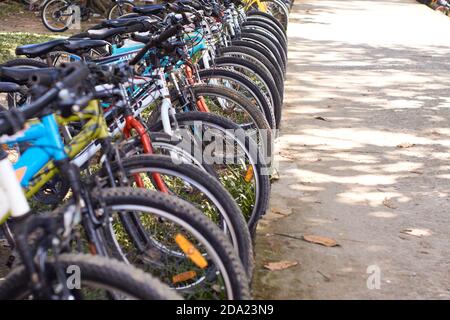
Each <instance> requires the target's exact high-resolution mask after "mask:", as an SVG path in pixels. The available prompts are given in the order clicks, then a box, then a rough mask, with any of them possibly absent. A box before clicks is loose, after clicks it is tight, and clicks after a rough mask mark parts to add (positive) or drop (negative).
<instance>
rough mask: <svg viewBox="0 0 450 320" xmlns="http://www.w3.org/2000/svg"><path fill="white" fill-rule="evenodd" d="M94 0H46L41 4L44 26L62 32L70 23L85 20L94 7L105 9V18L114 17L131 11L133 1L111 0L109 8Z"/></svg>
mask: <svg viewBox="0 0 450 320" xmlns="http://www.w3.org/2000/svg"><path fill="white" fill-rule="evenodd" d="M102 7H103V4H102V3H101V2H97V1H94V0H47V1H45V2H44V4H43V5H42V10H41V19H42V23H44V26H45V27H46V28H47V29H49V30H50V31H53V32H64V31H66V30H67V29H69V28H70V27H71V26H72V25H75V24H77V23H79V22H81V21H87V20H88V19H89V18H90V17H91V16H92V15H93V14H94V9H93V8H98V9H99V11H102V10H104V9H105V10H107V13H106V18H107V19H115V18H118V17H120V16H122V15H124V14H127V13H130V12H132V11H133V7H134V3H133V2H131V1H128V0H111V6H110V7H109V8H102Z"/></svg>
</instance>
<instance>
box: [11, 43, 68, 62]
mask: <svg viewBox="0 0 450 320" xmlns="http://www.w3.org/2000/svg"><path fill="white" fill-rule="evenodd" d="M66 41H67V40H66V39H57V40H51V41H48V42H43V43H37V44H26V45H23V46H19V47H17V48H16V55H25V56H27V57H29V58H35V57H40V56H43V55H45V54H47V53H49V52H50V51H53V50H54V48H56V47H58V46H60V45H62V44H64V43H65V42H66Z"/></svg>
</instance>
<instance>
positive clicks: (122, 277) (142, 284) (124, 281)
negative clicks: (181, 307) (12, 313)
mask: <svg viewBox="0 0 450 320" xmlns="http://www.w3.org/2000/svg"><path fill="white" fill-rule="evenodd" d="M58 263H59V265H60V266H61V267H63V269H64V270H67V268H68V267H69V266H77V267H78V268H80V269H79V270H80V275H81V282H82V283H83V282H84V281H86V282H89V283H98V284H99V286H104V287H106V288H108V289H110V290H111V291H116V290H117V291H119V292H123V293H125V294H128V295H130V296H132V297H135V298H137V299H144V300H179V299H180V296H179V295H178V294H177V293H176V292H175V291H174V290H171V289H170V288H168V287H167V286H166V285H164V284H163V283H161V282H160V281H159V280H157V279H156V278H154V277H152V276H150V275H149V274H146V273H145V272H143V271H141V270H139V269H137V268H134V267H132V266H130V265H126V264H124V263H121V262H119V261H117V260H113V259H108V258H106V257H101V256H93V255H87V254H62V255H60V256H58ZM45 269H46V271H47V275H48V276H49V277H55V276H56V275H55V272H54V270H55V263H54V259H53V258H48V259H47V261H46V262H45ZM29 283H30V274H29V273H28V271H27V270H26V269H25V267H24V266H18V267H16V268H14V270H12V271H11V272H10V273H9V274H8V275H7V276H6V277H5V279H4V280H3V281H2V282H1V283H0V300H4V299H8V300H17V299H21V298H24V297H26V296H27V293H28V292H29V290H30V286H29ZM114 289H115V290H114Z"/></svg>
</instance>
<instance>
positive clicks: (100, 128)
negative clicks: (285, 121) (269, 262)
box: [0, 0, 292, 299]
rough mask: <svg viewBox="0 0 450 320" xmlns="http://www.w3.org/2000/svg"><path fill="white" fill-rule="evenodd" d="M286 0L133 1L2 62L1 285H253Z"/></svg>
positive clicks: (278, 102) (224, 295)
mask: <svg viewBox="0 0 450 320" xmlns="http://www.w3.org/2000/svg"><path fill="white" fill-rule="evenodd" d="M291 5H292V3H290V2H289V1H284V0H283V1H281V0H272V1H261V2H260V1H256V2H253V1H250V2H247V1H243V2H242V1H241V0H232V1H229V0H226V1H225V0H224V1H216V0H178V1H174V2H170V3H165V4H161V5H151V6H134V7H133V9H132V10H133V12H132V13H128V14H125V15H123V16H121V17H119V18H117V19H112V20H111V19H110V20H105V21H103V22H101V23H100V24H98V25H96V26H94V27H92V28H90V29H89V30H87V31H85V32H83V33H79V34H76V35H73V36H71V37H69V38H61V39H56V40H52V41H49V42H45V43H39V44H29V45H24V46H20V47H17V49H16V54H17V55H18V56H25V57H26V58H18V59H15V60H11V61H8V62H6V63H5V64H3V65H2V66H0V92H2V93H4V94H6V95H7V99H6V104H7V105H5V106H3V107H1V111H0V144H2V147H1V148H0V221H1V222H3V223H2V225H1V227H2V230H3V234H4V235H5V236H6V237H7V240H8V243H9V246H10V248H11V256H10V258H9V259H8V266H9V267H10V268H11V271H10V273H9V274H8V275H6V277H5V279H4V280H3V281H2V282H0V299H29V298H33V299H103V298H106V299H126V298H135V299H136V298H137V299H177V298H183V299H249V298H251V287H250V285H251V279H252V274H253V268H254V251H253V240H254V237H255V233H256V227H257V224H258V221H259V220H260V218H261V217H262V216H263V215H264V214H265V212H266V210H267V208H268V202H269V196H270V176H271V174H272V173H273V171H274V167H273V161H272V160H273V145H272V144H273V139H274V136H275V135H276V130H277V129H278V128H279V124H280V119H281V109H282V105H283V93H284V85H283V82H284V77H285V72H286V66H287V37H286V28H287V21H288V19H287V18H288V17H287V15H288V12H289V9H290V6H291ZM11 158H17V159H15V160H14V161H13V162H14V163H12V162H11ZM76 272H78V273H77V274H78V275H79V278H75V280H77V279H78V280H77V281H78V282H77V281H74V273H76Z"/></svg>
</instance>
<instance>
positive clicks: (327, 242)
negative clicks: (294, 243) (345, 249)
mask: <svg viewBox="0 0 450 320" xmlns="http://www.w3.org/2000/svg"><path fill="white" fill-rule="evenodd" d="M303 240H305V241H308V242H311V243H316V244H320V245H322V246H325V247H336V246H339V244H338V243H337V241H336V240H334V239H331V238H327V237H322V236H316V235H313V234H307V235H304V236H303Z"/></svg>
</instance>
